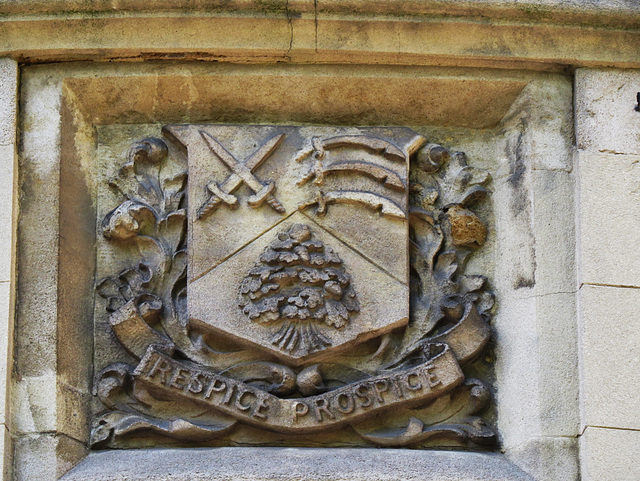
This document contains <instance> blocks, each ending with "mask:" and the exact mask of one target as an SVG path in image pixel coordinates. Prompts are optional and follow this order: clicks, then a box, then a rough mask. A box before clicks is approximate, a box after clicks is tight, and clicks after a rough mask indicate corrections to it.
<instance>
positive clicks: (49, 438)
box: [11, 434, 87, 481]
mask: <svg viewBox="0 0 640 481" xmlns="http://www.w3.org/2000/svg"><path fill="white" fill-rule="evenodd" d="M13 444H14V448H15V451H14V472H13V477H12V478H11V479H12V480H14V481H34V480H38V481H55V480H57V479H60V477H61V476H62V475H64V474H65V473H66V472H67V471H69V470H70V469H71V468H72V467H73V466H74V465H76V464H77V463H78V461H80V460H81V459H82V458H84V457H85V456H86V455H87V449H86V446H85V445H84V444H82V443H80V442H78V441H76V440H74V439H71V438H69V437H67V436H61V435H55V434H38V435H30V436H21V437H18V438H16V439H14V441H13Z"/></svg>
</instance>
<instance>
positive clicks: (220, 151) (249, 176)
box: [198, 130, 285, 219]
mask: <svg viewBox="0 0 640 481" xmlns="http://www.w3.org/2000/svg"><path fill="white" fill-rule="evenodd" d="M200 135H201V136H202V138H203V139H204V141H205V142H206V143H207V145H208V146H209V149H211V151H212V152H213V153H214V154H216V155H217V156H218V158H219V159H220V160H221V161H222V162H223V163H224V164H225V165H226V166H227V167H228V168H229V169H230V170H231V172H232V173H231V175H229V177H227V179H226V180H225V181H224V182H223V183H222V184H220V185H218V183H217V182H209V183H208V184H207V190H208V192H209V199H208V200H207V201H206V202H205V203H204V204H202V206H200V208H199V209H198V219H201V218H203V217H205V216H207V215H209V214H210V213H212V212H214V211H215V210H216V209H217V208H218V207H219V206H220V204H222V203H225V204H227V205H228V206H229V207H231V208H232V209H233V208H236V207H238V198H237V197H236V196H235V195H233V191H235V190H236V189H237V188H238V187H240V186H241V185H242V184H243V183H244V184H247V186H248V187H249V188H250V189H251V190H252V191H253V192H254V194H253V195H251V196H249V198H248V199H247V203H248V204H249V205H250V206H251V207H253V208H257V207H260V206H261V205H262V204H263V203H264V202H266V203H267V204H268V205H269V206H270V207H271V208H272V209H273V210H275V211H276V212H279V213H281V214H284V212H285V208H284V207H283V206H282V204H281V203H280V201H279V200H278V199H276V197H275V196H274V195H273V192H274V191H275V189H276V184H275V182H273V181H266V182H261V181H260V180H258V178H257V177H256V176H255V175H254V174H253V171H254V170H255V169H257V168H258V167H259V166H260V165H261V164H262V163H263V162H264V161H265V160H267V158H268V157H269V156H270V155H271V154H272V153H273V151H274V150H275V149H276V148H277V147H278V146H279V145H280V143H281V142H282V139H284V134H278V135H274V136H273V137H271V138H270V139H269V140H267V141H266V142H265V143H264V144H262V145H261V146H260V147H259V148H258V150H256V151H255V152H254V153H253V154H251V155H250V156H249V157H248V158H247V159H246V160H245V161H244V162H241V161H239V160H238V159H236V158H235V157H234V156H233V155H231V153H229V151H228V150H227V149H225V148H224V147H223V146H222V144H220V142H218V141H217V140H216V139H214V138H213V137H212V136H211V135H209V134H208V133H206V132H204V131H203V130H201V131H200Z"/></svg>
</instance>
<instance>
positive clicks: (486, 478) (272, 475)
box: [62, 448, 533, 481]
mask: <svg viewBox="0 0 640 481" xmlns="http://www.w3.org/2000/svg"><path fill="white" fill-rule="evenodd" d="M274 461H276V462H274ZM239 473H241V474H239ZM373 473H375V474H373ZM372 475H374V476H375V479H377V480H380V481H400V480H420V481H533V478H531V477H530V476H529V475H528V474H526V473H524V472H523V471H521V470H520V469H519V468H517V467H516V466H514V465H513V464H511V463H510V462H509V461H507V460H506V459H505V458H504V457H502V456H500V455H496V454H479V453H461V452H453V451H451V452H446V451H431V452H428V453H426V452H419V451H407V450H394V449H390V450H372V449H338V448H336V449H331V450H327V449H295V448H285V449H279V448H252V449H251V448H220V449H189V450H167V449H160V450H130V451H111V452H104V453H94V454H91V455H90V456H89V457H88V458H87V459H86V460H85V461H84V462H83V463H82V464H80V465H79V466H77V467H76V468H75V469H74V470H72V471H71V472H69V473H68V474H67V475H66V476H64V477H63V478H62V481H89V480H91V481H125V480H127V481H143V480H144V481H165V480H169V479H171V480H172V481H200V480H202V481H204V480H218V479H219V480H226V479H230V478H234V479H235V478H237V477H238V476H240V478H241V479H246V480H252V481H263V480H264V481H268V480H273V479H278V480H282V481H286V480H292V481H293V480H298V479H305V480H309V481H315V480H321V479H331V480H335V481H365V480H366V481H368V480H370V479H371V476H372Z"/></svg>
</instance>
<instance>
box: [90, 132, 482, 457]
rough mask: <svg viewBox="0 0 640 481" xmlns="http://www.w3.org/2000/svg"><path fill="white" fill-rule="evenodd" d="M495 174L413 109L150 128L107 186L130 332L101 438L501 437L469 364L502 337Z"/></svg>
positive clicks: (119, 313)
mask: <svg viewBox="0 0 640 481" xmlns="http://www.w3.org/2000/svg"><path fill="white" fill-rule="evenodd" d="M153 128H157V127H155V126H153ZM149 129H151V127H150V128H149ZM489 180H490V177H489V175H488V173H486V172H484V171H481V170H479V169H474V168H472V167H470V166H469V165H467V161H466V157H465V155H464V154H463V153H461V152H450V151H449V150H447V149H445V148H444V147H442V146H440V145H436V144H430V143H427V140H426V139H425V138H424V137H423V136H421V135H419V134H417V133H416V132H414V131H412V130H410V129H408V128H400V127H388V128H387V127H327V126H267V125H260V126H250V125H240V126H233V125H211V124H206V125H205V124H202V125H198V124H188V125H167V126H165V127H163V128H162V138H158V137H150V138H144V139H142V140H140V141H138V142H136V143H134V145H133V147H132V148H131V149H130V150H129V151H128V153H127V154H126V156H125V162H124V163H123V165H122V166H120V167H119V168H118V169H117V170H116V171H115V172H114V176H113V177H111V178H110V180H109V181H108V186H109V187H110V188H111V191H112V192H111V193H110V194H109V195H107V194H105V195H103V196H101V197H100V198H104V199H106V202H105V205H103V206H101V207H100V212H101V213H102V214H99V222H100V223H101V224H100V226H101V229H102V234H103V236H102V239H101V240H100V241H99V243H98V257H100V258H104V259H109V260H110V262H111V263H109V266H111V265H112V263H113V262H112V261H113V259H118V265H119V266H122V268H121V269H119V270H116V269H114V270H113V271H108V272H106V277H104V278H102V279H101V280H100V281H99V282H98V284H97V294H98V295H99V296H100V297H102V298H104V301H100V302H98V303H96V305H97V308H99V309H100V310H101V312H98V314H97V315H96V318H95V323H96V332H98V333H100V336H102V337H100V339H103V341H100V342H102V345H104V346H112V347H113V344H108V343H113V342H117V343H119V346H120V347H119V348H117V349H116V348H113V349H112V350H111V351H109V352H114V353H116V354H117V355H114V356H113V357H112V358H111V359H112V361H110V362H111V364H109V365H106V364H97V367H96V369H97V370H98V369H99V372H98V373H97V375H96V387H95V395H96V396H97V397H98V399H99V400H100V403H101V405H102V406H104V407H105V408H106V410H104V411H101V412H96V413H95V414H96V418H95V420H94V425H93V429H92V441H91V444H92V446H93V447H116V448H122V447H127V446H130V445H135V442H136V439H140V437H144V438H145V439H148V442H149V443H151V444H153V445H176V444H178V445H184V444H187V445H194V443H196V444H197V445H202V446H213V445H215V446H225V445H238V444H258V445H269V446H318V445H322V446H335V445H339V444H341V443H347V444H348V445H371V444H373V445H377V446H396V447H397V446H416V447H428V446H443V445H447V446H455V447H470V446H471V447H472V446H476V445H487V444H491V443H493V442H494V441H495V433H494V432H493V430H492V429H491V428H490V427H489V426H487V425H486V424H485V423H484V420H483V418H481V417H479V416H478V415H479V413H481V412H482V411H483V410H484V409H485V408H486V407H487V406H488V405H489V403H490V400H491V394H490V389H489V387H488V385H486V384H485V383H484V382H483V381H481V380H479V379H474V378H470V377H468V375H467V374H468V373H467V372H465V369H467V366H470V367H469V372H471V373H477V372H484V371H483V370H482V369H485V368H482V367H481V368H478V366H476V365H475V363H477V362H481V361H480V360H479V359H480V358H481V353H483V352H484V351H485V349H486V346H487V343H488V341H489V338H490V335H491V329H490V327H489V321H490V318H491V309H492V306H493V294H492V293H491V292H490V291H489V289H488V283H487V279H486V278H485V277H483V276H481V275H466V274H465V273H464V269H465V265H466V264H465V261H466V259H467V258H468V256H470V255H471V254H472V253H473V252H474V251H475V250H476V249H478V248H479V247H481V246H482V245H483V243H484V242H485V238H486V235H487V229H486V227H485V224H484V223H483V221H482V220H481V217H479V216H478V215H476V213H475V212H474V211H473V210H472V209H474V208H475V204H476V203H479V202H480V201H482V200H483V199H485V198H486V197H487V196H488V189H486V188H485V185H486V184H487V183H488V182H489ZM105 190H106V187H105ZM96 339H98V337H97V338H96ZM105 339H106V340H105ZM100 342H97V345H98V347H97V348H96V349H101V347H100V346H99V345H100ZM104 349H105V352H106V351H107V348H106V347H105V348H104ZM121 351H122V352H121ZM132 359H135V360H136V361H135V362H137V364H135V365H134V364H132V363H131V360H132ZM485 371H486V369H485ZM314 433H317V436H315V435H314V436H313V437H310V435H311V434H314ZM145 442H147V441H145Z"/></svg>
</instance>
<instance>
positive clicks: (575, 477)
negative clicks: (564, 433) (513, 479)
mask: <svg viewBox="0 0 640 481" xmlns="http://www.w3.org/2000/svg"><path fill="white" fill-rule="evenodd" d="M509 459H510V460H511V461H512V462H513V463H514V464H516V465H517V466H519V467H520V468H522V469H523V470H525V471H526V472H527V473H530V474H531V476H532V477H533V478H534V479H536V480H544V481H546V480H549V481H556V480H562V481H586V478H584V477H581V476H580V467H579V459H578V439H577V438H576V437H573V436H572V437H561V436H558V437H555V436H549V437H540V438H534V439H532V440H530V441H528V442H526V443H525V444H524V445H522V446H519V447H517V448H515V449H513V450H510V453H509ZM540 460H544V461H542V462H541V461H540Z"/></svg>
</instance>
